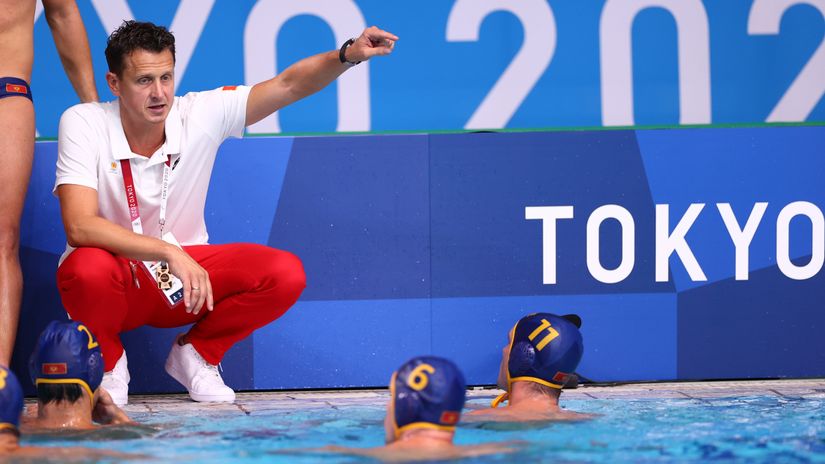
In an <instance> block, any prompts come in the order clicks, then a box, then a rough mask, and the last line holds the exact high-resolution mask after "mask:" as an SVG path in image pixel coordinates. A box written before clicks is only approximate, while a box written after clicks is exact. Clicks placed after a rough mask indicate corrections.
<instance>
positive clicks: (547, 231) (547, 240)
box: [524, 206, 573, 284]
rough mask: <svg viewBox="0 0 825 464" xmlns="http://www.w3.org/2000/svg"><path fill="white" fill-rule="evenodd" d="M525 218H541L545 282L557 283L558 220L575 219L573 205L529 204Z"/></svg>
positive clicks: (525, 209) (525, 210)
mask: <svg viewBox="0 0 825 464" xmlns="http://www.w3.org/2000/svg"><path fill="white" fill-rule="evenodd" d="M524 218H525V219H541V221H542V223H541V225H542V228H541V230H542V234H541V236H542V246H541V249H542V268H543V274H544V283H545V284H555V283H556V220H557V219H573V207H572V206H527V207H525V208H524Z"/></svg>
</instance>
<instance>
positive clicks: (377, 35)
mask: <svg viewBox="0 0 825 464" xmlns="http://www.w3.org/2000/svg"><path fill="white" fill-rule="evenodd" d="M365 32H366V35H367V37H368V38H369V39H370V40H392V41H396V40H398V36H396V35H395V34H392V33H390V32H387V31H384V30H381V29H378V28H377V27H376V28H374V29H372V30H370V29H367V30H366V31H365Z"/></svg>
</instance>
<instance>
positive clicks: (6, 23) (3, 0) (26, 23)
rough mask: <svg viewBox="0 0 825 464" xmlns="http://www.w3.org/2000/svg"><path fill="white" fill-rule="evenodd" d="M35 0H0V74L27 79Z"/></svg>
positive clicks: (32, 47)
mask: <svg viewBox="0 0 825 464" xmlns="http://www.w3.org/2000/svg"><path fill="white" fill-rule="evenodd" d="M34 7H35V0H0V77H18V78H20V79H24V80H25V81H26V82H30V81H31V72H32V61H33V59H34V38H33V31H34Z"/></svg>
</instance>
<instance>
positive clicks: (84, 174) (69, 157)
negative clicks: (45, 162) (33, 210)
mask: <svg viewBox="0 0 825 464" xmlns="http://www.w3.org/2000/svg"><path fill="white" fill-rule="evenodd" d="M95 133H96V131H95V130H94V129H93V127H92V125H91V124H90V123H89V121H88V120H87V119H86V118H84V117H83V115H82V114H81V113H80V111H78V110H77V108H76V107H72V108H69V109H68V110H66V111H65V112H64V113H63V116H61V117H60V126H59V128H58V135H57V175H56V179H55V184H54V189H53V190H52V193H55V194H56V193H57V187H58V186H60V185H63V184H75V185H82V186H84V187H90V188H93V189H95V190H97V185H98V178H97V164H98V160H97V157H98V144H97V141H96V137H95Z"/></svg>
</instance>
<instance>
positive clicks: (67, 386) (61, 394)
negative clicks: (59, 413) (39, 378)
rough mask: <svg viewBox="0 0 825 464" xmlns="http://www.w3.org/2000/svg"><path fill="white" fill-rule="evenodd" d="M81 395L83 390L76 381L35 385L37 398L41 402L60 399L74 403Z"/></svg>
mask: <svg viewBox="0 0 825 464" xmlns="http://www.w3.org/2000/svg"><path fill="white" fill-rule="evenodd" d="M81 396H83V390H82V389H81V388H80V385H78V384H76V383H41V384H39V385H38V386H37V400H38V401H40V403H41V404H49V403H51V402H55V403H57V404H59V403H60V402H61V401H66V402H68V403H75V402H77V400H79V399H80V397H81Z"/></svg>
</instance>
